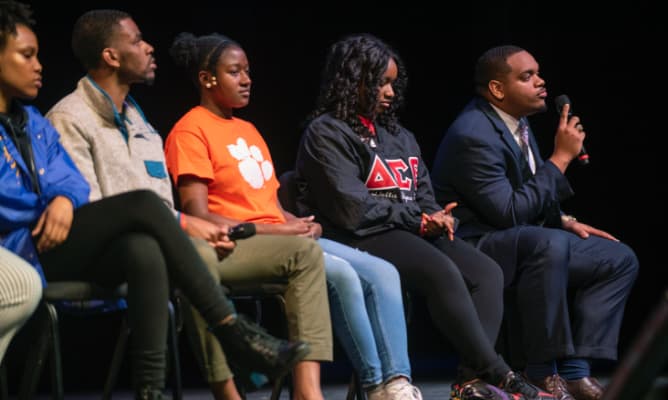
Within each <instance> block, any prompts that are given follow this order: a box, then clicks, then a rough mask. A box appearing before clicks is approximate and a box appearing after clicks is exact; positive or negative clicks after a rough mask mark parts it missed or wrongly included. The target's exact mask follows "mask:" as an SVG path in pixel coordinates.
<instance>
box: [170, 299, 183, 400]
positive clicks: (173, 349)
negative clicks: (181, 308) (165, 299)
mask: <svg viewBox="0 0 668 400" xmlns="http://www.w3.org/2000/svg"><path fill="white" fill-rule="evenodd" d="M177 335H178V330H177V328H176V314H175V311H174V305H173V304H172V302H171V301H170V302H169V334H168V336H167V340H168V341H169V344H168V346H167V347H168V349H169V353H170V356H171V362H172V365H171V367H172V371H173V378H174V383H173V387H172V396H173V397H174V400H181V399H182V398H183V386H182V383H181V360H180V358H179V341H178V337H177Z"/></svg>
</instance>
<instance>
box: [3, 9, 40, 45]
mask: <svg viewBox="0 0 668 400" xmlns="http://www.w3.org/2000/svg"><path fill="white" fill-rule="evenodd" d="M16 25H25V26H28V27H32V26H33V25H35V20H34V19H32V10H31V9H30V6H29V5H27V4H23V3H19V2H17V1H14V0H3V1H0V50H3V49H4V48H5V46H6V45H7V39H8V37H9V36H10V35H16V34H17V32H16Z"/></svg>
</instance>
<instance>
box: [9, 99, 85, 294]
mask: <svg viewBox="0 0 668 400" xmlns="http://www.w3.org/2000/svg"><path fill="white" fill-rule="evenodd" d="M22 107H23V109H24V110H25V112H26V114H27V123H26V131H27V134H28V136H29V137H30V140H31V143H32V149H33V157H34V162H35V171H36V172H37V177H38V184H39V188H40V194H37V193H35V192H34V191H33V190H32V178H31V176H30V170H29V169H28V166H27V165H26V163H25V162H24V160H23V158H22V157H21V154H20V153H19V151H18V149H17V148H16V146H15V145H14V142H13V141H12V139H11V136H10V135H9V133H8V132H6V131H5V128H4V126H3V125H2V124H0V148H2V159H1V160H0V245H2V247H5V248H7V249H9V250H11V251H13V252H14V253H16V254H18V255H19V256H21V257H23V258H24V259H26V260H27V261H28V262H30V263H31V264H32V265H33V266H34V267H35V268H36V269H37V270H38V271H39V273H40V275H41V276H42V280H43V282H44V283H45V281H44V273H43V271H42V267H41V265H40V264H39V260H38V258H37V250H36V249H35V246H34V244H33V241H32V237H31V234H30V231H31V229H32V228H33V227H34V224H35V223H36V222H37V220H38V219H39V217H40V215H42V212H44V209H45V208H46V206H47V205H48V204H49V203H50V202H51V200H53V198H55V197H56V196H65V197H67V198H69V199H70V200H71V201H72V204H73V205H74V208H78V207H80V206H81V205H83V204H85V203H87V202H88V193H89V191H90V189H89V186H88V183H87V182H86V180H85V179H84V177H83V176H82V175H81V174H80V173H79V170H78V169H77V167H76V166H75V165H74V163H73V162H72V160H71V159H70V157H69V155H68V154H67V152H66V151H65V149H64V148H63V147H62V146H61V144H60V142H59V139H60V135H59V134H58V132H57V131H56V130H55V128H54V127H53V126H52V125H51V123H49V121H48V120H47V119H46V118H44V117H43V116H42V115H41V114H40V113H39V111H37V109H35V108H34V107H32V106H22Z"/></svg>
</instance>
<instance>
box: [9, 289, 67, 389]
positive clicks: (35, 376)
mask: <svg viewBox="0 0 668 400" xmlns="http://www.w3.org/2000/svg"><path fill="white" fill-rule="evenodd" d="M34 318H35V319H36V326H35V332H38V336H37V338H36V341H35V346H33V347H31V349H30V351H29V352H28V356H27V359H26V364H25V367H24V371H23V378H22V380H21V388H20V390H19V399H32V398H34V397H35V392H36V391H37V385H38V384H39V378H40V376H41V375H42V370H43V369H44V363H45V362H46V359H47V357H48V355H49V352H50V351H51V350H52V349H53V346H54V337H53V332H57V331H58V316H57V315H56V314H55V313H54V312H52V311H51V310H50V309H49V305H48V304H47V303H46V302H42V303H40V305H39V307H38V309H37V311H36V312H35V316H34ZM55 340H58V336H56V337H55ZM58 357H60V352H58ZM58 361H60V360H59V359H58ZM52 362H55V360H53V361H52ZM52 365H53V364H52ZM58 367H59V365H58ZM52 381H53V380H52ZM61 382H62V381H61ZM52 391H53V396H54V398H58V396H59V395H60V399H62V398H63V391H62V385H61V386H60V389H58V388H57V387H55V388H52Z"/></svg>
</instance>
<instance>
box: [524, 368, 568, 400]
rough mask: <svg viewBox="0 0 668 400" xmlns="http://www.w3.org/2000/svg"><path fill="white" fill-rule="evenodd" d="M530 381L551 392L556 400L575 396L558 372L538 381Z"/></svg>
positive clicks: (564, 399)
mask: <svg viewBox="0 0 668 400" xmlns="http://www.w3.org/2000/svg"><path fill="white" fill-rule="evenodd" d="M530 382H531V383H532V384H534V385H536V386H538V387H539V388H541V389H543V390H546V391H547V392H548V393H551V394H552V395H553V396H554V397H555V398H556V399H557V400H575V397H573V395H572V394H571V393H570V392H569V391H568V389H566V381H565V380H564V378H562V377H561V376H559V375H558V374H554V375H551V376H546V377H545V378H543V379H542V380H540V381H533V380H531V381H530ZM578 400H579V399H578Z"/></svg>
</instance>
